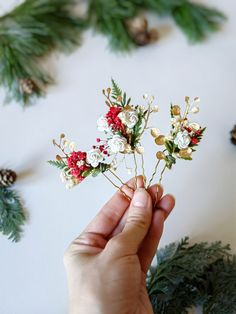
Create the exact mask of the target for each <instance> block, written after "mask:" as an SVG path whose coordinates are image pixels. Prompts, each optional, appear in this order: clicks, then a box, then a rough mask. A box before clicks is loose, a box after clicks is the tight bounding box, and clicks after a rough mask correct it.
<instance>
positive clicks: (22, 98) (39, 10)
mask: <svg viewBox="0 0 236 314" xmlns="http://www.w3.org/2000/svg"><path fill="white" fill-rule="evenodd" d="M73 3H74V1H73V0H50V1H46V0H26V1H25V2H24V3H22V4H21V5H19V6H18V7H16V8H15V9H14V10H13V11H12V12H10V13H8V14H6V15H5V16H2V17H1V18H0V64H1V66H0V81H1V84H2V85H3V86H4V87H5V88H6V90H7V97H6V102H8V101H11V100H12V99H14V100H16V101H18V102H20V103H21V104H23V105H27V104H30V103H32V102H34V100H35V99H36V98H37V97H39V96H42V95H43V94H44V89H45V87H46V86H47V85H49V84H51V83H53V81H54V80H53V78H52V77H51V76H50V75H49V74H48V73H47V72H46V70H45V69H44V68H43V67H42V65H41V64H40V62H39V61H40V60H42V58H44V57H45V56H47V55H48V53H50V52H51V51H52V50H53V49H58V50H60V51H64V52H70V51H71V50H72V49H73V48H75V47H76V46H78V45H79V44H80V32H81V30H82V29H83V28H84V26H85V22H84V21H83V20H81V19H79V18H78V17H74V16H73V15H72V13H71V10H70V6H71V5H72V4H73ZM27 83H28V85H27ZM29 84H30V86H29Z"/></svg>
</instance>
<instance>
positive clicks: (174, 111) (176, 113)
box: [171, 105, 180, 116]
mask: <svg viewBox="0 0 236 314" xmlns="http://www.w3.org/2000/svg"><path fill="white" fill-rule="evenodd" d="M171 113H172V114H173V115H174V116H179V115H180V107H179V106H178V105H174V106H173V107H172V109H171Z"/></svg>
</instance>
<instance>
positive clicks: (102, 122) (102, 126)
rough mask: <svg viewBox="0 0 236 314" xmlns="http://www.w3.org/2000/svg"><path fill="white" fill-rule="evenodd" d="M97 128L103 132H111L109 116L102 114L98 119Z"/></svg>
mask: <svg viewBox="0 0 236 314" xmlns="http://www.w3.org/2000/svg"><path fill="white" fill-rule="evenodd" d="M97 128H98V130H99V131H101V132H107V133H108V132H110V126H109V124H108V121H107V118H106V117H104V116H100V117H99V118H98V120H97Z"/></svg>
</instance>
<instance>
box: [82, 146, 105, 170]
mask: <svg viewBox="0 0 236 314" xmlns="http://www.w3.org/2000/svg"><path fill="white" fill-rule="evenodd" d="M102 161H103V154H102V152H101V151H100V150H99V149H98V148H95V149H91V150H90V151H88V152H87V157H86V162H87V163H88V164H90V165H91V166H92V167H94V168H96V167H97V166H98V165H99V163H100V162H102Z"/></svg>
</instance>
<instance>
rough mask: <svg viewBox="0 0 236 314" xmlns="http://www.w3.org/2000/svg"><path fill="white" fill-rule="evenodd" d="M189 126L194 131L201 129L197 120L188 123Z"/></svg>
mask: <svg viewBox="0 0 236 314" xmlns="http://www.w3.org/2000/svg"><path fill="white" fill-rule="evenodd" d="M188 127H189V128H190V129H191V130H193V131H198V130H200V125H199V124H198V123H196V122H191V123H189V124H188Z"/></svg>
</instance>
